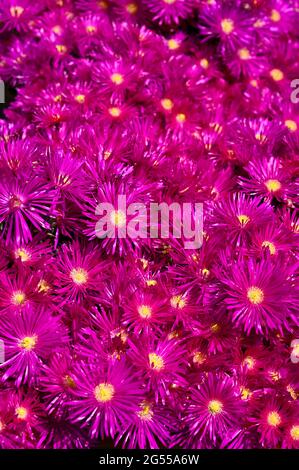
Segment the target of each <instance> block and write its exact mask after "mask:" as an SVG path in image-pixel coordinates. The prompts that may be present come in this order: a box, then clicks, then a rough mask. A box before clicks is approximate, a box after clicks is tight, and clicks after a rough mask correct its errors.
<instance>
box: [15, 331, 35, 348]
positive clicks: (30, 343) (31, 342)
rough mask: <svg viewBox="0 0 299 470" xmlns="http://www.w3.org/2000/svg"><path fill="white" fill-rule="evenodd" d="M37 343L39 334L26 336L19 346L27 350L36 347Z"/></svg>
mask: <svg viewBox="0 0 299 470" xmlns="http://www.w3.org/2000/svg"><path fill="white" fill-rule="evenodd" d="M36 343H37V336H36V335H34V336H25V338H23V339H22V340H21V341H20V342H19V344H18V345H19V347H20V348H22V349H26V351H31V350H32V349H34V347H35V346H36Z"/></svg>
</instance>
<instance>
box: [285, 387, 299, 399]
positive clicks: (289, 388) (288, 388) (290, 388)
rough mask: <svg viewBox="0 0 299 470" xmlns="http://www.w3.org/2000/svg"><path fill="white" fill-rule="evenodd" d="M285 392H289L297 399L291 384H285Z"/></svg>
mask: <svg viewBox="0 0 299 470" xmlns="http://www.w3.org/2000/svg"><path fill="white" fill-rule="evenodd" d="M287 392H289V394H290V395H291V397H292V398H293V400H297V393H296V391H295V390H294V388H293V387H292V386H291V385H288V386H287Z"/></svg>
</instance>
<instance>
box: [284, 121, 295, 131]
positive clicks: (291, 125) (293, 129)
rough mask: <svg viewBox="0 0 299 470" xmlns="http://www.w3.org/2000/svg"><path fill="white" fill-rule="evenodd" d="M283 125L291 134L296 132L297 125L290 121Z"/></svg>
mask: <svg viewBox="0 0 299 470" xmlns="http://www.w3.org/2000/svg"><path fill="white" fill-rule="evenodd" d="M284 124H285V126H286V127H287V128H288V129H289V130H290V131H291V132H296V130H297V129H298V126H297V123H296V122H295V121H293V120H292V119H286V121H284Z"/></svg>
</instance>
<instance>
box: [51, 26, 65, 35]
mask: <svg viewBox="0 0 299 470" xmlns="http://www.w3.org/2000/svg"><path fill="white" fill-rule="evenodd" d="M52 31H53V33H55V34H57V36H61V35H62V31H63V30H62V27H61V26H60V25H59V24H57V25H56V26H53V28H52Z"/></svg>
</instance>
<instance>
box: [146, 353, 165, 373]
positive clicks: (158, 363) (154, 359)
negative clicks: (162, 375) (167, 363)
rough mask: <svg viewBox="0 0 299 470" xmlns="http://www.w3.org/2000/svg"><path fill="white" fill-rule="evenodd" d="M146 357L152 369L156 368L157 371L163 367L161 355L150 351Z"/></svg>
mask: <svg viewBox="0 0 299 470" xmlns="http://www.w3.org/2000/svg"><path fill="white" fill-rule="evenodd" d="M148 359H149V363H150V366H151V368H152V369H154V370H156V371H157V372H160V371H161V370H162V369H164V360H163V357H162V356H159V355H158V354H156V353H150V354H149V355H148Z"/></svg>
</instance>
